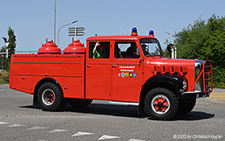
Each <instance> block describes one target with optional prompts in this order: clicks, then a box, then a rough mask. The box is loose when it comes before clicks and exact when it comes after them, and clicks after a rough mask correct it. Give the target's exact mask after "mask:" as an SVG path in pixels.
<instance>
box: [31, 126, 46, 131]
mask: <svg viewBox="0 0 225 141" xmlns="http://www.w3.org/2000/svg"><path fill="white" fill-rule="evenodd" d="M42 129H46V127H39V126H34V127H31V128H28V129H27V130H42Z"/></svg>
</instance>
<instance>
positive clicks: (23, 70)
mask: <svg viewBox="0 0 225 141" xmlns="http://www.w3.org/2000/svg"><path fill="white" fill-rule="evenodd" d="M86 46H87V47H86V48H85V47H84V44H81V43H80V41H79V40H76V41H73V42H72V43H71V44H69V46H68V47H67V48H65V49H64V53H61V50H60V49H59V48H58V47H57V46H56V44H55V43H53V42H52V41H47V42H46V44H42V47H41V48H40V49H39V50H38V54H13V55H12V58H11V68H10V85H9V87H10V88H11V89H14V90H18V91H22V92H25V93H29V94H32V95H33V96H34V99H33V102H34V104H39V105H40V106H41V108H42V109H43V110H46V111H57V110H62V109H63V108H64V107H65V105H66V104H67V103H69V104H70V105H71V106H72V107H74V108H78V107H85V106H88V105H89V104H91V102H92V100H109V101H120V102H138V103H139V110H138V112H139V113H144V112H146V113H147V114H148V116H149V117H150V118H151V119H171V118H173V117H174V116H175V115H176V114H177V113H180V114H186V113H188V112H190V111H191V110H192V109H193V108H194V106H195V103H196V98H197V97H207V96H209V94H210V92H212V90H213V82H212V65H211V62H210V61H209V60H205V61H202V60H186V59H171V58H165V57H164V55H163V51H162V49H161V46H160V43H159V41H158V40H157V39H156V38H155V36H154V32H153V31H150V32H149V35H148V36H139V35H138V33H137V29H136V28H133V29H132V33H131V35H124V36H121V35H120V36H93V37H89V38H87V42H86Z"/></svg>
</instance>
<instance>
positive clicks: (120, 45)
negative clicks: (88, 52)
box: [114, 42, 140, 58]
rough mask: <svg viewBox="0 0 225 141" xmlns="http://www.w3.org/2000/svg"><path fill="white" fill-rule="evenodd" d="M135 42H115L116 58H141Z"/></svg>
mask: <svg viewBox="0 0 225 141" xmlns="http://www.w3.org/2000/svg"><path fill="white" fill-rule="evenodd" d="M139 57H140V55H139V53H138V52H137V45H136V43H135V42H115V56H114V58H139Z"/></svg>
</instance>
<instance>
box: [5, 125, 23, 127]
mask: <svg viewBox="0 0 225 141" xmlns="http://www.w3.org/2000/svg"><path fill="white" fill-rule="evenodd" d="M22 126H25V125H23V124H12V125H9V126H8V127H22Z"/></svg>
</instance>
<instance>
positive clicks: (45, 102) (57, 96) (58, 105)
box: [37, 82, 66, 111]
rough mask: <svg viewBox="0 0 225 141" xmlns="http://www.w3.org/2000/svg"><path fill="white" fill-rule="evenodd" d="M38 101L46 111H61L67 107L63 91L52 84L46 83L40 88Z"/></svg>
mask: <svg viewBox="0 0 225 141" xmlns="http://www.w3.org/2000/svg"><path fill="white" fill-rule="evenodd" d="M37 99H38V102H39V103H40V106H41V108H42V109H43V110H44V111H59V110H62V109H63V108H64V107H65V105H66V102H65V100H64V98H63V93H62V91H61V90H60V89H59V87H58V86H57V85H56V84H54V83H52V82H46V83H44V84H42V85H41V86H40V88H39V89H38V92H37Z"/></svg>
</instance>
